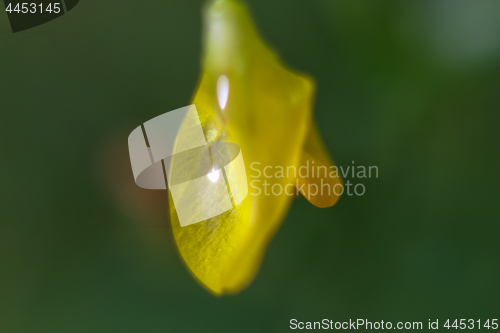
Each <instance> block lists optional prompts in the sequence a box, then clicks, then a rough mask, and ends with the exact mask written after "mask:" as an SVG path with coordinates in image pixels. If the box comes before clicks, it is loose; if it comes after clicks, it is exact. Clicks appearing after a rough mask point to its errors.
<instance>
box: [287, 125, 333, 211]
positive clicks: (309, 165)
mask: <svg viewBox="0 0 500 333" xmlns="http://www.w3.org/2000/svg"><path fill="white" fill-rule="evenodd" d="M331 166H333V162H332V160H331V158H330V156H328V153H327V152H326V149H325V146H324V144H323V142H322V140H321V138H320V136H319V133H318V130H317V128H316V126H315V125H312V126H311V129H310V131H309V134H308V136H307V139H306V142H305V144H304V148H303V152H302V156H301V159H300V166H299V169H300V167H305V168H306V169H307V170H309V173H308V174H305V173H302V175H304V176H305V177H301V173H300V172H299V173H297V182H298V188H299V189H300V193H301V194H302V195H303V196H304V197H306V199H307V200H308V201H309V202H310V203H312V204H313V205H315V206H317V207H320V208H324V207H330V206H333V205H334V204H335V203H336V202H337V200H338V199H339V197H340V193H342V189H341V186H342V181H341V180H340V177H339V176H337V175H336V174H335V176H334V177H331V176H330V175H331V174H333V172H332V170H331V168H330V167H331ZM312 171H314V172H312Z"/></svg>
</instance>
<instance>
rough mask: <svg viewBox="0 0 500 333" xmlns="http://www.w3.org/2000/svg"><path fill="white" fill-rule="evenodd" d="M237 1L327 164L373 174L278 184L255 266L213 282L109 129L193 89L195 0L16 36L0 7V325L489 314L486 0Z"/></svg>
mask: <svg viewBox="0 0 500 333" xmlns="http://www.w3.org/2000/svg"><path fill="white" fill-rule="evenodd" d="M247 3H248V6H249V8H250V10H251V12H252V14H253V18H254V21H255V22H256V24H257V26H258V28H259V31H260V32H261V34H262V35H263V36H264V37H265V38H266V40H267V41H268V42H269V43H270V44H271V45H272V46H273V47H274V49H275V50H276V51H277V52H278V53H279V54H280V57H281V58H282V59H283V60H284V61H285V62H286V63H287V64H288V65H290V67H292V68H295V69H298V70H300V71H302V72H305V73H308V74H310V75H311V76H312V77H314V78H315V79H316V83H317V86H318V92H317V97H316V107H315V117H316V121H317V123H318V124H319V130H320V132H321V133H322V135H323V138H324V139H325V142H326V144H327V146H328V148H329V150H330V152H331V153H332V156H334V158H335V162H336V163H337V164H338V165H350V164H351V163H352V161H355V163H356V165H377V166H378V167H379V178H378V179H373V178H372V179H369V180H367V181H366V182H364V183H365V184H366V188H367V191H366V194H365V195H364V196H363V197H349V196H343V197H342V198H341V199H340V201H339V203H338V204H337V205H336V206H334V207H333V208H330V209H317V208H316V207H313V206H312V205H310V204H308V203H307V202H306V201H305V200H304V199H299V200H296V201H295V202H294V204H293V206H292V209H291V211H290V212H289V214H288V216H287V218H286V220H285V221H284V223H283V225H282V227H281V229H280V231H279V232H278V234H277V235H276V237H275V239H274V240H273V241H272V243H271V245H270V247H269V249H268V251H267V255H266V258H265V259H264V263H263V267H262V269H261V271H260V273H259V276H258V277H257V279H256V280H255V282H254V283H253V284H252V285H251V286H250V287H249V288H248V289H247V290H245V291H244V292H243V293H241V294H238V295H236V296H233V297H223V298H216V297H213V296H212V295H210V294H209V293H207V292H206V291H205V290H203V288H201V287H200V286H199V285H198V284H197V283H196V281H194V280H193V279H192V277H191V276H190V275H189V273H188V272H187V270H186V269H185V268H184V267H183V264H182V262H181V261H180V259H179V257H178V255H177V253H176V252H175V251H176V250H175V246H174V244H173V240H172V236H171V232H170V229H169V227H168V226H167V221H166V218H167V211H166V197H165V194H164V193H159V192H157V193H156V192H155V193H154V194H151V193H150V192H148V191H145V192H144V191H142V190H140V189H137V188H136V187H135V186H134V184H133V179H132V176H131V174H130V166H129V164H128V163H129V161H128V156H127V147H126V137H127V136H128V133H129V132H130V130H131V129H133V128H134V127H135V126H136V124H137V123H140V122H142V121H145V120H148V119H150V118H152V117H154V116H156V115H158V114H160V113H163V112H165V111H168V110H173V109H175V108H178V107H180V106H184V105H186V104H187V103H188V102H189V100H190V98H191V96H192V93H193V92H194V90H195V88H196V84H197V80H198V75H199V64H200V52H201V45H200V43H201V36H200V31H201V8H202V3H201V2H199V1H182V2H181V1H177V2H173V1H164V2H140V3H138V2H136V1H128V0H123V1H120V2H116V1H91V0H88V1H81V3H80V4H79V5H78V7H76V8H75V10H73V11H71V12H70V13H69V14H67V15H64V16H63V17H61V18H58V19H57V20H54V21H52V22H50V23H47V24H44V25H43V26H40V27H37V28H34V29H30V30H27V31H24V32H21V33H17V34H12V33H11V31H10V28H9V26H8V22H7V19H6V15H5V14H0V45H1V46H0V47H1V53H0V59H1V62H0V100H1V104H0V108H1V111H0V136H1V137H0V171H1V180H2V181H1V184H2V186H1V192H0V202H1V204H0V331H1V332H8V333H10V332H13V333H17V332H37V333H38V332H50V333H56V332H139V331H145V332H191V331H202V332H211V331H214V332H235V331H237V332H255V331H259V332H264V331H277V332H279V331H285V330H288V329H289V320H290V319H291V318H297V319H298V320H303V321H308V320H310V321H312V320H321V319H323V318H329V319H332V320H348V319H349V318H352V319H354V318H367V319H369V320H373V321H377V320H385V321H387V320H392V321H405V320H411V321H417V320H419V321H423V322H427V319H429V318H431V319H437V318H440V319H446V318H474V319H480V318H484V319H486V318H492V317H495V316H498V313H499V310H500V309H499V307H500V306H499V303H498V298H499V296H500V292H499V287H498V283H499V281H500V270H499V262H498V255H499V254H500V253H499V252H500V251H499V250H500V245H499V242H498V235H499V231H500V230H499V229H500V227H499V223H498V222H499V216H500V214H499V213H500V212H499V210H500V208H499V207H500V206H499V204H498V199H499V195H498V188H499V187H500V176H499V173H498V168H499V165H500V147H499V146H500V135H499V133H498V129H497V128H496V127H497V126H498V124H500V115H499V112H498V111H499V108H500V93H499V92H500V38H498V36H499V35H500V3H499V2H498V1H496V0H479V1H468V0H422V1H417V0H409V1H390V0H385V1H382V0H376V1H373V0H360V1H350V0H339V1H333V0H313V1H301V0H297V1H291V0H286V1H285V0H277V1H248V2H247ZM290 134H291V135H293V133H290Z"/></svg>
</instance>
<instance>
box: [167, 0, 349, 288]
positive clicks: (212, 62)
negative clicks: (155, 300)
mask: <svg viewBox="0 0 500 333" xmlns="http://www.w3.org/2000/svg"><path fill="white" fill-rule="evenodd" d="M204 19H205V25H204V56H203V63H202V68H203V72H202V75H201V81H200V83H199V87H198V89H197V91H196V93H195V95H194V99H193V102H192V104H195V105H196V107H197V110H198V114H199V117H200V121H201V123H202V126H203V130H204V133H205V136H206V139H207V142H208V143H210V142H214V141H227V142H234V143H236V144H238V145H239V146H240V148H241V151H242V154H243V158H244V161H245V167H246V170H247V178H248V183H249V185H250V187H249V195H248V196H247V197H246V199H245V200H243V202H242V203H241V204H240V205H238V206H236V208H234V209H232V210H230V211H228V212H226V213H223V214H221V215H218V216H216V217H214V218H211V219H208V220H206V221H203V222H200V223H196V224H193V225H189V226H186V227H181V226H180V225H179V220H178V218H177V214H176V212H175V207H174V205H173V203H172V198H171V197H170V198H169V200H170V215H171V221H172V227H173V234H174V237H175V241H176V243H177V246H178V248H179V252H180V254H181V256H182V258H183V260H184V262H185V263H186V265H187V266H188V268H189V270H190V271H191V272H192V274H193V275H194V276H195V277H196V278H197V280H198V281H199V282H200V283H201V284H203V285H204V286H205V287H206V288H208V289H209V290H210V291H212V292H213V293H215V294H219V295H220V294H224V293H234V292H237V291H239V290H241V289H242V288H244V287H245V286H246V285H248V284H249V283H250V281H251V280H252V279H253V277H254V276H255V274H256V272H257V270H258V267H259V264H260V262H261V260H262V257H263V254H264V251H265V248H266V246H267V244H268V243H269V241H270V239H271V237H272V236H273V234H274V233H275V232H276V230H277V229H278V227H279V225H280V224H281V222H282V220H283V218H284V216H285V214H286V212H287V211H288V208H289V205H290V203H291V199H292V198H293V196H290V195H287V194H286V193H281V194H280V195H268V196H266V195H264V194H261V195H252V193H253V192H255V190H254V188H253V187H252V186H251V184H252V183H251V182H252V181H253V180H258V181H260V183H261V184H262V183H263V182H264V181H267V183H269V184H270V185H274V184H278V185H279V186H281V188H284V187H285V186H286V185H287V184H294V185H297V184H298V185H299V186H298V187H299V188H300V187H301V193H302V194H303V195H305V196H306V198H308V200H309V201H310V202H311V203H313V204H314V205H316V206H318V207H328V206H332V205H333V204H335V202H336V201H337V199H338V196H336V195H334V194H330V193H328V194H323V195H319V194H318V195H312V194H314V193H307V192H308V186H307V184H310V183H316V184H320V181H321V178H319V177H317V175H316V177H311V175H309V177H304V178H301V177H300V176H299V175H297V177H298V179H296V178H295V177H294V175H293V173H292V172H290V174H289V175H287V172H285V175H284V176H282V175H278V176H275V175H274V171H272V172H271V173H272V177H271V178H266V176H265V175H264V173H262V172H260V175H258V174H259V173H258V172H254V171H253V170H254V169H255V168H256V166H257V165H258V166H260V167H261V169H263V168H264V167H265V166H270V168H268V169H267V170H266V171H267V173H266V174H267V175H269V172H270V170H279V167H283V168H284V170H285V171H286V170H287V167H290V166H292V167H296V168H297V169H298V168H299V167H300V166H301V165H306V164H307V163H309V165H311V164H312V163H314V165H315V166H320V165H324V166H326V167H327V168H329V167H330V166H331V165H332V162H331V160H330V158H329V156H328V154H327V152H326V150H325V148H324V146H323V144H322V142H321V139H320V137H319V135H318V132H317V130H316V127H315V125H314V124H313V122H312V110H311V109H312V104H313V99H314V98H313V95H314V83H313V81H312V80H311V79H310V78H308V77H306V76H303V75H299V74H297V73H294V72H292V71H290V70H289V69H287V68H285V67H284V66H283V65H282V64H281V62H280V61H279V59H278V58H277V56H276V55H275V54H274V53H273V51H272V50H270V49H269V48H268V47H267V46H266V45H265V44H264V42H263V41H262V39H261V38H260V36H259V35H258V33H257V31H256V29H255V27H254V25H253V23H252V21H251V19H250V17H249V15H248V12H247V10H246V8H245V7H244V6H243V5H242V4H240V3H239V2H237V1H236V0H218V1H213V2H210V3H209V5H208V7H207V8H206V10H205V14H204ZM254 162H258V163H260V164H254V165H253V168H254V169H252V168H251V165H252V163H254ZM328 170H329V169H328ZM257 176H259V177H257ZM254 177H256V178H254ZM323 182H324V183H325V182H327V183H329V184H330V185H331V186H333V185H335V184H337V183H338V184H340V179H338V178H325V177H324V179H323ZM254 184H255V183H254ZM278 185H277V186H278ZM303 185H306V186H303ZM290 187H291V185H289V187H288V189H289V188H290ZM277 188H278V187H276V188H275V189H277ZM268 191H270V189H268ZM289 192H290V191H289Z"/></svg>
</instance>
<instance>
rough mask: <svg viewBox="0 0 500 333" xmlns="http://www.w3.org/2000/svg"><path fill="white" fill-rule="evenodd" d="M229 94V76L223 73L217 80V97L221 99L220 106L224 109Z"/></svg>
mask: <svg viewBox="0 0 500 333" xmlns="http://www.w3.org/2000/svg"><path fill="white" fill-rule="evenodd" d="M228 96H229V80H228V79H227V76H225V75H222V76H221V77H219V80H217V99H218V100H219V106H220V108H221V109H222V110H224V108H225V107H226V103H227V98H228Z"/></svg>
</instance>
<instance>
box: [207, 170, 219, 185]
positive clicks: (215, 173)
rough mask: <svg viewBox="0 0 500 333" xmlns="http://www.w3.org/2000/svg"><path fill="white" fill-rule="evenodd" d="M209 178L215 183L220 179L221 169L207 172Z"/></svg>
mask: <svg viewBox="0 0 500 333" xmlns="http://www.w3.org/2000/svg"><path fill="white" fill-rule="evenodd" d="M207 178H208V179H209V180H210V181H211V182H212V183H215V182H216V181H218V180H219V170H212V172H209V173H207Z"/></svg>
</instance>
